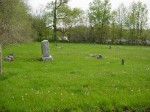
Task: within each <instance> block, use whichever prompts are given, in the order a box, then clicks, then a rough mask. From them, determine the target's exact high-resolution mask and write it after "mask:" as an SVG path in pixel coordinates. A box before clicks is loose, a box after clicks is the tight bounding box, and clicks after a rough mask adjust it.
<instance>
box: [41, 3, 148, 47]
mask: <svg viewBox="0 0 150 112" xmlns="http://www.w3.org/2000/svg"><path fill="white" fill-rule="evenodd" d="M61 2H62V3H63V4H61ZM60 4H61V5H60ZM58 6H59V7H58ZM55 8H56V9H55ZM55 11H57V16H58V17H54V14H55V13H56V12H55ZM44 13H45V15H46V19H45V20H46V23H47V26H49V28H50V29H51V30H53V32H54V35H53V37H55V36H56V35H57V40H66V37H67V38H68V40H69V41H70V42H82V41H85V42H96V43H111V44H144V45H145V44H150V41H149V40H150V34H149V31H150V30H149V27H148V9H147V6H146V4H143V3H142V2H140V1H139V2H133V3H132V4H130V6H129V7H125V5H124V4H120V6H119V7H118V8H117V9H116V10H112V8H111V3H110V1H109V0H94V1H93V2H91V3H90V4H89V9H88V10H87V11H83V10H81V9H78V8H74V9H71V8H70V7H69V6H68V5H67V0H64V2H63V0H55V1H53V2H50V3H49V4H48V5H47V7H46V9H45V11H44ZM54 21H55V23H54ZM54 29H55V30H54ZM56 31H57V34H56Z"/></svg>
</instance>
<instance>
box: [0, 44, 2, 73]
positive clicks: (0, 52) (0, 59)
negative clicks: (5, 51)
mask: <svg viewBox="0 0 150 112" xmlns="http://www.w3.org/2000/svg"><path fill="white" fill-rule="evenodd" d="M0 74H2V47H1V45H0Z"/></svg>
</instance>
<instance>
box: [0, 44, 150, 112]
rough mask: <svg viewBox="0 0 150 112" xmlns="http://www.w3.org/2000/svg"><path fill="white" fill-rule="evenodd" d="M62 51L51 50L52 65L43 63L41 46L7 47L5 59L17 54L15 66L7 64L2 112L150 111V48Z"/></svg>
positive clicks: (0, 83) (0, 87) (0, 89)
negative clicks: (95, 55) (122, 60)
mask: <svg viewBox="0 0 150 112" xmlns="http://www.w3.org/2000/svg"><path fill="white" fill-rule="evenodd" d="M58 45H59V46H63V48H62V49H60V48H58V47H55V46H54V45H53V44H52V43H51V44H50V47H51V55H52V56H53V58H54V60H53V61H51V62H42V61H40V57H41V46H40V43H27V44H18V45H11V46H5V47H3V56H7V54H9V53H11V52H13V53H14V56H15V61H13V62H3V74H2V76H0V112H1V111H2V112H101V111H115V112H117V111H121V112H122V111H126V112H129V111H137V112H141V111H148V109H150V47H143V46H142V47H141V46H112V49H109V46H108V45H93V44H62V43H60V44H58ZM90 54H101V55H102V56H103V59H101V60H99V59H96V58H93V57H90V56H89V55H90ZM122 58H124V59H125V65H121V59H122Z"/></svg>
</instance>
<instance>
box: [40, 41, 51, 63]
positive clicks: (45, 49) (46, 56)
mask: <svg viewBox="0 0 150 112" xmlns="http://www.w3.org/2000/svg"><path fill="white" fill-rule="evenodd" d="M41 47H42V60H43V61H51V60H53V58H52V56H51V55H50V47H49V42H48V40H43V41H42V42H41Z"/></svg>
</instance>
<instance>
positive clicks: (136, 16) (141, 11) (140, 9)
mask: <svg viewBox="0 0 150 112" xmlns="http://www.w3.org/2000/svg"><path fill="white" fill-rule="evenodd" d="M147 25H148V9H147V6H146V4H142V2H137V3H135V2H133V3H132V4H131V6H130V8H129V13H128V21H127V26H128V28H129V36H130V38H129V40H130V42H131V44H134V43H136V40H137V39H142V40H143V41H146V35H145V33H144V30H146V29H147Z"/></svg>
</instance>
